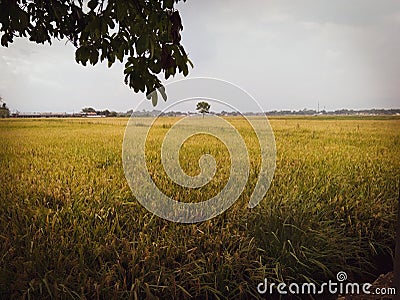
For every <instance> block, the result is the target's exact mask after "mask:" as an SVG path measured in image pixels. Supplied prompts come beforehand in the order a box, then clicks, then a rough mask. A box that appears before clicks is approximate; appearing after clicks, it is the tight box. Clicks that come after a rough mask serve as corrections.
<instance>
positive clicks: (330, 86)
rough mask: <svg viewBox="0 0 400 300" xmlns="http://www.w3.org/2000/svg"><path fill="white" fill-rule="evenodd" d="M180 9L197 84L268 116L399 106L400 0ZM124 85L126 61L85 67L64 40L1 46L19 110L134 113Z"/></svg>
mask: <svg viewBox="0 0 400 300" xmlns="http://www.w3.org/2000/svg"><path fill="white" fill-rule="evenodd" d="M178 8H179V10H180V13H181V17H182V20H183V25H184V31H183V32H182V36H183V38H182V44H183V45H184V46H185V49H186V50H187V52H188V53H189V57H190V58H191V60H192V61H193V63H194V64H195V67H194V69H192V70H191V72H190V74H189V77H197V76H206V77H214V78H219V79H223V80H227V81H230V82H232V83H235V84H236V85H238V86H240V87H242V88H243V89H245V90H246V91H247V92H249V93H250V94H251V95H253V96H254V97H255V98H256V99H257V100H258V101H259V102H260V103H261V106H262V107H263V109H265V110H274V109H279V110H280V109H296V110H297V109H303V108H309V109H316V108H317V104H318V102H319V104H320V108H321V109H323V108H325V109H327V110H333V109H339V108H349V109H350V108H351V109H361V108H399V107H400V54H399V53H400V38H399V36H400V35H399V32H400V1H398V0H387V1H386V0H382V1H376V0H335V1H331V0H314V1H311V0H309V1H306V0H296V1H293V0H286V1H282V0H273V1H272V0H271V1H266V0H260V1H254V0H253V1H239V0H224V1H210V0H206V1H204V0H202V1H194V0H188V1H186V2H183V3H180V4H179V5H178ZM123 78H124V76H123V66H122V65H121V64H118V63H117V64H115V65H114V66H113V67H112V68H111V69H108V68H107V65H106V63H103V64H99V65H97V66H95V67H92V66H88V67H83V66H81V65H78V64H77V63H76V62H75V59H74V48H73V46H72V45H71V44H69V43H65V42H57V41H55V42H54V44H53V45H52V46H48V45H45V46H43V45H36V44H33V43H29V42H28V41H25V40H23V39H16V40H15V42H14V43H13V44H12V45H11V46H9V47H8V48H3V47H1V48H0V95H1V96H2V97H3V98H4V99H5V101H6V102H7V105H8V106H9V107H10V108H11V110H12V111H15V110H19V111H22V112H32V111H59V112H64V111H66V112H72V111H75V112H77V111H80V110H81V109H82V107H86V106H92V107H95V108H97V109H106V108H108V109H110V110H117V111H126V110H128V109H131V108H134V107H136V105H137V104H138V103H139V101H140V100H141V99H142V98H143V95H142V94H139V95H137V94H134V92H133V91H132V90H130V89H129V88H128V87H127V86H126V85H125V84H124V83H123ZM181 78H182V76H175V78H174V79H172V80H169V81H167V83H168V82H171V81H173V80H177V79H181ZM238 101H239V100H238ZM231 104H232V105H234V106H236V107H238V108H239V109H244V110H245V108H246V105H245V103H243V102H242V103H231Z"/></svg>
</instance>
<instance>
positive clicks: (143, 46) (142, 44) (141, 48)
mask: <svg viewBox="0 0 400 300" xmlns="http://www.w3.org/2000/svg"><path fill="white" fill-rule="evenodd" d="M147 44H148V38H147V35H145V34H143V35H141V36H140V37H139V39H138V40H137V41H136V52H137V53H138V54H139V55H141V54H143V53H144V52H145V51H146V50H147Z"/></svg>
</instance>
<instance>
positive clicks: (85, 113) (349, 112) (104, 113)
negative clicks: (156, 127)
mask: <svg viewBox="0 0 400 300" xmlns="http://www.w3.org/2000/svg"><path fill="white" fill-rule="evenodd" d="M210 114H211V115H217V116H238V115H245V116H260V115H262V113H253V112H245V113H241V112H237V111H233V112H227V111H221V112H218V113H217V112H212V111H211V112H210ZM264 114H265V115H267V116H316V115H325V116H357V115H358V116H376V115H379V116H393V115H400V109H362V110H353V109H339V110H334V111H326V110H322V111H316V110H313V109H303V110H272V111H265V112H264ZM132 115H133V116H136V117H155V116H171V117H173V116H191V115H198V113H197V112H181V111H168V112H161V111H160V110H151V111H147V110H142V111H135V112H134V111H133V110H128V111H126V112H116V111H110V110H108V109H105V110H96V109H94V108H91V107H88V108H84V109H82V111H81V112H79V113H72V114H70V113H65V112H63V113H53V112H49V113H38V112H36V113H20V112H17V113H12V114H11V115H10V116H11V117H14V118H68V117H71V118H76V117H130V116H132ZM3 117H4V116H3ZM5 117H7V116H6V115H5Z"/></svg>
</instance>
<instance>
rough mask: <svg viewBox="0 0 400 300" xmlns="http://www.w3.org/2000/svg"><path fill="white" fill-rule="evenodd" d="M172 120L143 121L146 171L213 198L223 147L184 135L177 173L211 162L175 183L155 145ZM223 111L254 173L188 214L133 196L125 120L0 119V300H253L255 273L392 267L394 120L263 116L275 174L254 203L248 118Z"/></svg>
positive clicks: (399, 142)
mask: <svg viewBox="0 0 400 300" xmlns="http://www.w3.org/2000/svg"><path fill="white" fill-rule="evenodd" d="M177 120H178V119H177V118H172V117H171V118H170V117H163V118H161V119H159V120H158V121H157V123H156V124H155V126H154V127H153V128H152V134H151V135H150V138H149V142H148V143H147V144H146V151H147V152H148V160H147V161H146V163H147V165H148V168H149V172H150V173H151V175H152V178H153V180H154V182H155V184H156V185H157V186H158V187H159V189H160V190H162V191H163V193H165V194H167V195H169V196H170V197H171V198H174V199H176V200H179V201H188V202H196V201H203V200H204V199H209V198H211V197H213V196H214V195H215V194H216V193H218V192H219V191H220V190H221V189H222V188H223V186H224V185H225V184H226V182H227V180H228V178H229V153H228V152H227V149H226V148H225V146H224V144H223V143H221V142H220V141H218V140H217V139H216V138H213V137H209V136H201V135H199V136H193V137H192V138H190V139H189V140H188V141H187V142H186V143H185V144H184V146H183V147H182V150H181V152H180V155H179V159H180V164H181V166H182V168H183V170H184V171H185V172H186V173H187V174H189V175H192V176H193V175H196V174H198V173H199V170H200V169H199V166H198V159H199V158H200V156H201V155H202V154H204V153H208V154H211V155H213V156H214V158H215V160H216V163H217V171H216V173H215V176H214V177H213V179H212V180H211V182H210V183H209V184H207V185H206V186H204V187H201V188H196V189H184V188H182V187H180V186H178V185H177V184H175V183H174V182H172V181H171V180H170V179H169V178H168V177H167V176H166V174H165V171H164V170H163V168H162V165H161V157H160V154H159V153H160V147H161V142H162V138H163V136H165V134H166V133H167V131H168V130H169V128H171V126H172V125H173V124H174V123H175V122H176V121H177ZM227 120H228V121H229V122H230V123H231V124H232V125H234V126H235V127H236V128H237V129H238V130H239V132H240V133H241V134H243V136H244V140H245V143H246V146H247V148H248V150H249V158H250V166H251V169H250V176H249V179H248V182H247V184H246V187H245V189H244V191H243V193H242V194H241V196H240V197H239V199H238V200H237V201H236V202H235V204H234V205H233V206H232V207H230V208H229V209H228V210H227V211H225V212H224V213H223V214H221V215H219V216H217V217H215V218H213V219H211V220H208V221H205V222H201V223H196V224H179V223H174V222H170V221H167V220H164V219H161V218H159V217H157V216H154V215H153V214H151V213H150V212H148V211H147V210H146V209H145V208H144V207H143V206H141V205H140V203H139V202H138V201H137V200H136V199H135V198H134V196H133V194H132V192H131V190H130V188H129V186H128V183H127V181H126V179H125V176H124V171H123V167H122V142H123V137H124V131H125V126H126V124H127V122H128V119H123V118H104V119H86V118H80V119H4V120H0V145H1V147H0V178H1V189H0V228H1V230H0V298H1V299H3V298H24V299H51V298H57V299H60V298H61V299H157V298H159V299H169V298H175V299H189V298H190V299H232V298H236V299H253V298H263V296H262V295H260V294H259V293H258V292H257V285H258V283H260V282H262V281H263V280H264V278H268V281H269V282H275V283H279V282H286V283H290V282H296V281H297V282H315V283H321V282H324V281H327V280H329V279H334V278H336V274H337V272H339V271H345V272H346V273H347V275H348V277H349V280H351V281H353V282H368V281H369V282H372V281H373V280H374V279H375V278H376V277H377V276H378V275H379V274H381V273H383V272H388V271H390V270H391V269H392V255H393V252H394V235H395V222H396V210H397V197H398V193H399V182H400V172H399V170H400V160H399V157H400V118H398V117H380V118H372V117H371V118H359V117H342V118H335V117H328V118H320V117H292V118H289V117H288V118H284V117H282V118H270V123H271V126H272V128H273V130H274V134H275V140H276V147H277V157H276V170H275V175H274V179H273V181H272V184H271V187H270V189H269V190H268V192H267V194H266V196H265V197H264V199H263V200H262V202H261V203H260V205H258V206H257V207H255V208H253V209H249V208H247V203H248V202H249V199H250V196H251V193H252V191H253V189H254V186H255V183H256V181H257V175H258V171H257V170H258V167H259V165H260V159H259V156H260V155H259V154H260V150H259V147H258V144H257V141H256V138H255V135H254V133H253V132H252V131H251V128H250V127H249V124H248V123H247V122H246V121H245V120H244V119H242V118H240V117H230V118H227ZM139 121H140V120H139ZM143 122H145V119H143Z"/></svg>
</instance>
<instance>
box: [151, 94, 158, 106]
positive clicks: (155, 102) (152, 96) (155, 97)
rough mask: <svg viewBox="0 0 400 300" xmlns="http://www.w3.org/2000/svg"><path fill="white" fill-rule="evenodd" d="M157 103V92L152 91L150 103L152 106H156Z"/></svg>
mask: <svg viewBox="0 0 400 300" xmlns="http://www.w3.org/2000/svg"><path fill="white" fill-rule="evenodd" d="M157 102H158V94H157V91H154V92H153V93H151V103H152V104H153V106H156V105H157Z"/></svg>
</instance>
